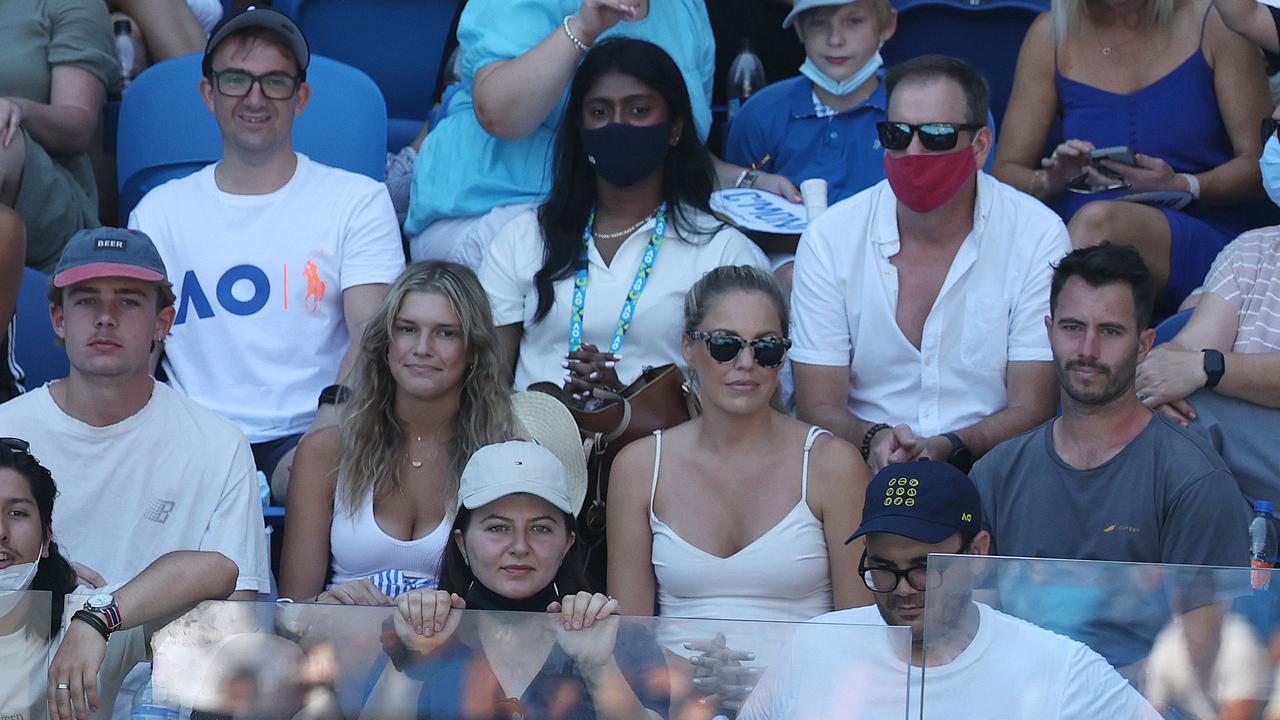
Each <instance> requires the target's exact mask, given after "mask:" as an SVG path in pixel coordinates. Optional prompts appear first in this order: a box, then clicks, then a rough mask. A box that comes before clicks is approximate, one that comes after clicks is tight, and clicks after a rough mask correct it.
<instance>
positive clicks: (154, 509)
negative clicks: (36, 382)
mask: <svg viewBox="0 0 1280 720" xmlns="http://www.w3.org/2000/svg"><path fill="white" fill-rule="evenodd" d="M49 387H50V386H48V385H45V386H44V387H41V388H38V389H36V390H33V391H32V392H29V393H27V394H26V395H22V396H21V397H18V398H16V399H14V400H11V401H9V402H7V403H5V404H3V405H0V436H13V437H20V438H22V439H24V440H26V441H27V442H29V443H31V453H32V454H33V455H35V456H36V457H37V458H38V459H39V460H40V463H41V464H42V465H44V466H45V467H47V468H49V471H50V472H51V473H52V474H53V479H54V482H56V483H57V484H58V501H57V503H56V504H55V505H54V508H53V539H54V540H55V541H56V542H57V543H58V545H59V547H60V548H61V549H62V554H63V555H65V556H66V557H67V559H68V560H74V561H76V562H80V563H82V564H84V565H87V566H88V567H90V568H92V569H94V570H96V571H98V572H99V573H100V574H101V575H102V576H103V578H105V579H106V581H107V584H109V585H110V584H115V583H124V582H127V581H128V580H131V579H132V578H133V577H135V576H136V575H138V573H141V572H142V571H143V570H144V569H145V568H146V567H147V566H148V565H150V564H151V563H152V562H154V561H155V560H156V558H159V557H160V556H161V555H164V554H165V553H168V552H172V551H174V550H211V551H215V552H220V553H222V554H223V555H225V556H226V557H228V558H230V559H231V560H232V561H233V562H235V563H236V565H238V566H239V568H240V577H239V579H238V580H237V581H236V589H237V590H255V591H257V592H262V593H265V592H268V591H269V589H270V585H269V581H268V577H269V573H270V570H269V568H268V566H267V561H266V557H267V556H266V546H265V542H264V538H263V533H262V500H261V498H260V497H259V495H258V481H257V475H256V470H255V469H254V465H253V456H252V455H251V454H250V452H249V445H248V444H247V443H246V442H245V438H244V435H243V434H242V433H241V432H240V431H239V430H238V429H236V427H235V426H234V425H232V424H231V423H229V422H227V421H226V420H223V419H222V418H220V417H218V416H216V415H214V414H213V413H211V412H209V411H208V410H206V409H204V408H202V407H200V406H199V405H197V404H196V403H194V402H192V401H191V400H188V399H187V398H184V397H182V396H181V395H179V394H178V393H176V392H174V391H173V389H172V388H170V387H169V386H167V385H165V384H163V383H155V386H154V388H155V389H154V390H153V391H152V394H151V399H150V401H148V402H147V404H146V405H145V406H143V408H142V409H141V410H139V411H138V412H137V413H135V414H133V415H131V416H130V417H127V418H125V419H124V420H121V421H120V422H118V423H115V424H114V425H108V426H106V427H94V426H92V425H89V424H86V423H83V422H81V421H80V420H77V419H76V418H74V417H71V416H70V415H68V414H67V413H65V412H63V410H62V408H60V407H58V404H57V403H55V402H54V401H53V397H52V396H51V395H50V394H49Z"/></svg>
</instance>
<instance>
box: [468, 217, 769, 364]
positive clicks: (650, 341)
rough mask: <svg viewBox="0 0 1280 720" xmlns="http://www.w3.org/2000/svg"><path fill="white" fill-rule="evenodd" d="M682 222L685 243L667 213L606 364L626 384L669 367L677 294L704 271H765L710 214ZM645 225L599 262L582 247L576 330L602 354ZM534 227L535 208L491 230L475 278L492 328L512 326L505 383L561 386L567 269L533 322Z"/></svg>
mask: <svg viewBox="0 0 1280 720" xmlns="http://www.w3.org/2000/svg"><path fill="white" fill-rule="evenodd" d="M689 217H690V219H691V220H692V221H693V222H694V224H695V226H696V227H697V228H699V229H700V230H702V231H703V232H701V233H699V234H698V235H697V236H695V237H694V238H692V242H685V241H683V240H681V239H680V236H679V229H678V228H677V227H676V223H675V222H674V218H673V217H672V216H670V215H668V217H667V232H666V237H664V238H663V240H662V245H661V246H660V247H659V248H658V257H657V258H656V259H655V260H654V263H653V271H652V272H651V273H650V275H649V280H648V283H647V284H646V285H645V288H644V293H643V294H642V295H641V296H640V300H639V302H637V303H636V310H635V316H634V317H633V319H632V321H631V328H630V329H629V330H628V331H627V335H626V338H625V340H624V341H623V343H622V349H621V351H620V354H621V355H622V360H621V361H620V362H619V363H618V366H617V368H615V369H616V371H617V373H618V379H619V380H621V381H622V383H623V384H627V383H630V382H631V381H633V380H635V379H636V378H637V377H638V376H639V375H640V372H641V371H642V370H643V369H644V368H645V367H653V366H658V365H664V364H666V363H676V364H678V365H680V366H681V367H682V368H683V367H684V358H683V357H681V355H680V333H681V331H682V329H683V325H684V323H683V313H684V295H685V293H686V292H688V291H689V288H690V287H691V286H692V285H693V284H694V283H695V282H697V281H698V280H699V279H701V278H702V276H703V275H705V274H706V273H707V271H709V270H712V269H714V268H717V267H720V266H722V265H755V266H756V267H759V268H762V269H764V270H768V269H769V263H768V260H767V259H765V256H764V253H762V252H761V251H760V248H758V247H756V245H755V244H754V243H752V242H751V241H750V240H748V239H747V237H746V236H745V235H743V234H742V233H740V232H738V231H737V230H735V229H733V228H731V227H728V226H727V225H723V224H721V223H719V222H718V221H717V220H715V219H714V218H712V217H710V216H707V215H705V214H702V213H698V212H697V211H691V212H690V215H689ZM653 226H654V222H653V221H652V220H650V221H649V222H646V223H645V224H644V225H642V226H640V228H639V229H637V230H636V231H635V232H634V233H632V234H631V236H630V237H628V238H627V239H626V240H624V241H623V243H622V246H621V247H619V248H618V252H617V253H616V254H614V256H613V262H612V263H611V264H608V265H606V264H605V263H604V260H603V259H602V258H601V257H600V253H599V252H598V251H597V250H596V248H595V243H594V242H593V243H592V244H591V249H590V253H589V255H588V264H589V269H588V271H587V298H586V303H585V304H584V306H583V319H582V336H583V339H584V341H585V342H588V343H592V344H594V345H595V346H596V347H598V348H600V349H601V351H602V352H608V349H609V343H610V342H612V340H613V331H614V328H615V327H616V326H617V324H618V314H619V313H620V312H621V311H622V305H623V303H624V302H625V301H626V299H627V293H628V292H629V291H630V289H631V283H632V282H633V281H634V280H635V277H636V270H637V269H638V268H639V267H640V259H641V257H642V256H643V255H644V252H645V250H646V248H647V247H648V245H649V238H650V236H651V235H652V234H653ZM542 252H543V241H542V230H541V229H540V228H539V227H538V216H537V212H536V211H535V210H530V211H528V212H525V213H522V214H520V215H518V216H516V218H515V219H513V220H512V221H511V222H509V223H507V225H506V226H505V227H504V228H502V230H501V231H499V232H498V235H497V237H495V238H494V240H493V243H492V244H491V245H490V246H489V249H488V251H487V252H486V253H485V259H484V263H483V264H481V266H480V283H481V284H482V285H484V290H485V292H486V293H487V294H488V295H489V304H490V305H491V306H492V308H493V324H494V325H498V326H502V325H510V324H512V323H520V324H521V325H523V326H524V336H523V338H522V339H521V340H520V358H519V360H518V361H517V363H516V377H515V387H516V388H517V389H524V388H526V387H528V386H529V385H530V384H532V383H536V382H543V381H546V382H553V383H555V384H557V385H559V384H561V379H562V378H563V377H564V374H565V370H564V368H563V367H561V366H560V363H561V362H563V361H564V354H565V352H566V351H568V349H569V311H570V308H571V307H572V306H573V298H572V296H573V281H574V277H573V275H572V274H571V275H569V277H567V278H564V279H562V280H557V281H556V282H555V283H554V284H553V288H554V290H555V302H554V303H553V304H552V306H551V311H550V312H549V313H548V314H547V316H546V317H544V318H543V319H542V321H541V322H539V323H537V324H534V323H533V314H534V311H536V310H537V308H538V291H537V288H536V287H535V286H534V283H533V276H534V274H535V273H537V272H538V270H539V269H541V268H542V261H543V258H542Z"/></svg>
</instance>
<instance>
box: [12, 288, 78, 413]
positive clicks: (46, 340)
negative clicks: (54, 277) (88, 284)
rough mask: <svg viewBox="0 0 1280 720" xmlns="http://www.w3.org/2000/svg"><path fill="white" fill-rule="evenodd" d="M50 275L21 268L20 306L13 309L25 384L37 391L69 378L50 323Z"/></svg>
mask: <svg viewBox="0 0 1280 720" xmlns="http://www.w3.org/2000/svg"><path fill="white" fill-rule="evenodd" d="M48 293H49V276H48V275H45V274H44V273H42V272H40V271H39V270H35V269H33V268H23V269H22V287H20V288H18V307H17V311H16V312H14V314H13V318H14V339H13V354H14V357H15V359H16V360H17V361H18V367H20V368H22V373H23V375H24V376H25V377H24V379H23V382H22V384H23V386H24V387H26V388H27V390H34V389H36V388H38V387H40V386H41V385H44V384H45V383H47V382H49V381H50V380H57V379H58V378H62V377H66V376H67V372H68V369H69V365H68V363H67V354H66V353H65V352H63V350H62V348H60V347H58V345H57V344H56V343H55V342H54V337H55V336H54V334H53V326H51V325H50V324H49V296H48Z"/></svg>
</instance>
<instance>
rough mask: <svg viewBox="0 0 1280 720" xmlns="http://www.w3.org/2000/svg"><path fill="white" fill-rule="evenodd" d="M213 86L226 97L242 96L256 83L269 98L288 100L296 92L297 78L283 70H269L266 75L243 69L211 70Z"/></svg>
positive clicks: (210, 75)
mask: <svg viewBox="0 0 1280 720" xmlns="http://www.w3.org/2000/svg"><path fill="white" fill-rule="evenodd" d="M209 77H211V78H213V86H214V87H215V88H217V90H218V92H219V93H221V94H223V95H226V96H227V97H244V96H245V95H248V94H249V93H250V92H251V91H252V90H253V84H254V83H258V87H260V88H262V94H263V96H264V97H266V98H268V99H271V100H288V99H289V98H291V97H293V95H294V93H296V92H298V78H296V77H294V76H293V75H290V74H289V73H285V72H269V73H267V74H266V75H254V74H253V73H249V72H245V71H244V70H223V71H221V72H219V71H216V70H212V71H210V72H209Z"/></svg>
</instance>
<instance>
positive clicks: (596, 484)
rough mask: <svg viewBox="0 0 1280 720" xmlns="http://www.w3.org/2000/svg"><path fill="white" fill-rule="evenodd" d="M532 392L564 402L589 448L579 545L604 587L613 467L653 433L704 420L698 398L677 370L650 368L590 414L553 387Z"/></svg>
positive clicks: (605, 396)
mask: <svg viewBox="0 0 1280 720" xmlns="http://www.w3.org/2000/svg"><path fill="white" fill-rule="evenodd" d="M529 389H530V390H535V391H537V392H544V393H547V394H548V395H552V396H553V397H555V398H557V399H559V400H560V402H562V403H564V405H565V407H567V408H569V411H570V412H571V413H573V419H574V420H575V421H577V423H578V432H580V433H581V434H582V439H583V445H584V447H586V448H587V500H588V503H587V505H586V507H584V508H583V509H582V512H581V514H580V515H579V516H578V534H579V538H578V542H585V543H586V545H585V547H586V548H587V553H588V555H587V572H588V574H590V575H591V576H592V578H593V579H594V580H596V581H597V583H598V584H599V586H600V587H604V578H605V573H604V566H605V562H606V555H607V550H606V548H605V502H606V501H607V500H608V496H609V467H610V466H611V465H612V464H613V458H614V456H616V455H617V454H618V451H619V450H621V449H622V448H623V447H624V446H626V445H627V443H630V442H632V441H633V440H638V439H640V438H642V437H644V436H645V435H649V434H650V433H652V432H653V431H654V430H665V429H667V428H670V427H675V426H676V425H679V424H680V423H682V422H686V421H688V420H690V419H692V418H694V417H696V416H697V415H700V414H701V408H700V407H699V405H698V401H697V398H696V396H695V395H694V394H693V391H692V389H691V388H690V387H689V383H687V382H686V381H685V379H684V374H683V373H681V372H680V368H679V367H677V366H676V365H674V364H667V365H659V366H658V367H647V368H645V369H644V370H643V371H642V372H641V373H640V377H638V378H636V380H635V382H633V383H631V384H630V385H628V386H626V387H625V388H623V389H622V391H621V392H618V393H613V392H609V391H600V390H597V391H596V393H595V394H596V397H598V398H600V399H602V400H605V404H604V405H603V406H601V407H599V408H597V409H595V410H587V409H585V408H584V407H583V404H582V403H581V402H579V401H577V400H574V399H573V398H572V397H570V396H569V395H568V394H567V393H566V392H565V391H564V389H563V388H561V387H560V386H559V385H556V384H554V383H548V382H540V383H534V384H532V385H530V386H529Z"/></svg>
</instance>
